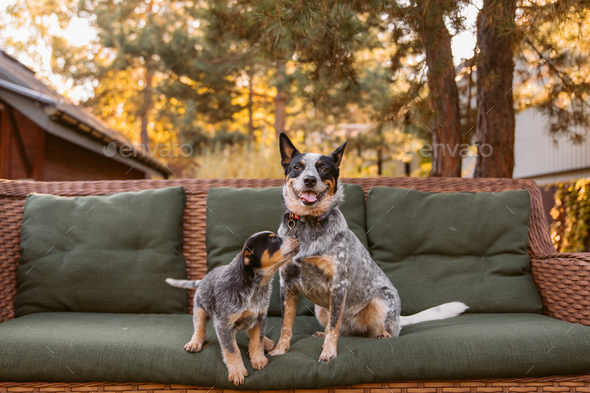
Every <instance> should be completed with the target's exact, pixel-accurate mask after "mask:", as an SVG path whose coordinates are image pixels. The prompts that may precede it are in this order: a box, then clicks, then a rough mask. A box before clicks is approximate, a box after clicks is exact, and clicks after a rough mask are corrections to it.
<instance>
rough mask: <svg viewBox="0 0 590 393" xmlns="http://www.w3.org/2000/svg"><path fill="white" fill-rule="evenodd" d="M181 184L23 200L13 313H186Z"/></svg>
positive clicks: (182, 194) (21, 314)
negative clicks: (180, 284)
mask: <svg viewBox="0 0 590 393" xmlns="http://www.w3.org/2000/svg"><path fill="white" fill-rule="evenodd" d="M184 203H185V193H184V189H183V188H182V187H170V188H164V189H159V190H145V191H139V192H123V193H120V194H112V195H111V194H109V195H101V196H85V197H73V198H66V197H60V196H55V195H41V194H30V195H29V196H27V199H26V202H25V210H24V217H23V224H22V230H21V244H20V247H21V258H20V261H19V265H18V279H17V282H18V286H17V289H18V291H17V294H16V305H15V308H16V311H15V312H16V315H17V316H23V315H27V314H31V313H36V312H46V311H78V312H105V313H119V312H120V313H185V312H186V310H187V296H186V291H183V290H181V289H177V288H173V287H171V286H169V285H168V284H166V282H165V281H164V280H165V279H166V278H167V277H173V278H179V279H182V278H186V266H185V261H184V257H183V255H182V244H183V230H182V218H183V214H184Z"/></svg>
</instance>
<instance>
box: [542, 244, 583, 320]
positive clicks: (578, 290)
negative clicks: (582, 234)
mask: <svg viewBox="0 0 590 393" xmlns="http://www.w3.org/2000/svg"><path fill="white" fill-rule="evenodd" d="M531 267H532V274H533V279H534V280H535V283H536V284H537V288H538V289H539V292H540V293H541V296H542V298H543V304H544V306H545V313H546V314H547V315H549V316H550V317H553V318H556V319H561V320H563V321H568V322H573V323H580V324H583V325H587V326H590V252H582V253H554V254H548V255H542V256H533V257H532V258H531Z"/></svg>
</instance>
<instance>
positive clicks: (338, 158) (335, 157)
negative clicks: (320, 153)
mask: <svg viewBox="0 0 590 393" xmlns="http://www.w3.org/2000/svg"><path fill="white" fill-rule="evenodd" d="M345 148H346V142H344V143H343V144H342V145H340V147H339V148H337V149H336V150H334V151H333V152H332V153H331V154H330V155H329V156H328V157H330V159H331V160H332V161H334V164H335V165H336V166H337V167H340V163H341V162H342V155H343V154H344V149H345Z"/></svg>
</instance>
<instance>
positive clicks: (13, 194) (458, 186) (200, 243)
mask: <svg viewBox="0 0 590 393" xmlns="http://www.w3.org/2000/svg"><path fill="white" fill-rule="evenodd" d="M342 181H343V182H344V183H354V184H359V185H360V186H361V187H362V188H363V190H364V191H365V192H367V191H368V190H369V189H370V188H371V187H373V186H384V187H398V188H407V189H415V190H422V191H435V192H497V191H503V190H515V189H525V190H528V191H529V193H530V195H531V207H532V210H531V225H530V228H529V239H530V249H529V254H530V256H531V264H532V274H533V278H534V281H535V283H536V285H537V289H538V290H539V292H540V293H541V295H542V298H543V304H544V307H545V313H546V314H547V315H548V316H550V317H552V318H556V319H560V320H564V321H568V322H572V323H579V324H583V325H587V326H590V278H589V277H590V253H578V254H570V253H557V252H556V251H555V249H554V248H553V246H552V244H551V241H550V238H549V230H548V225H547V222H546V219H545V216H544V213H543V210H542V204H541V196H540V191H539V189H538V187H537V186H536V184H535V183H534V182H531V181H526V180H511V179H452V178H438V179H436V178H430V179H423V178H365V179H343V180H342ZM281 184H282V180H280V179H271V180H260V179H251V180H247V179H240V180H222V179H215V180H133V181H98V182H23V181H6V180H0V223H1V225H0V248H1V250H2V252H1V253H0V275H1V277H2V280H0V290H1V291H2V292H1V294H0V299H1V300H0V322H4V321H8V320H10V319H12V318H13V317H14V314H13V310H14V299H15V294H16V277H17V264H18V258H19V242H20V227H21V224H22V216H23V207H24V202H25V198H26V196H27V195H28V194H29V193H32V192H35V193H45V194H55V195H63V196H83V195H100V194H105V193H117V192H124V191H137V190H143V189H150V188H164V187H170V186H176V185H180V186H183V187H184V188H185V190H186V195H187V205H186V209H185V213H184V228H185V231H184V255H185V258H186V262H187V274H188V277H189V278H191V279H198V278H200V277H202V276H203V275H204V274H205V273H206V269H207V267H206V264H205V262H204V261H205V259H206V250H205V241H204V238H205V220H204V217H205V215H206V200H207V193H208V190H209V189H210V188H213V187H224V186H226V187H227V186H231V187H237V188H245V187H272V186H279V185H281ZM190 310H192V305H190V307H189V311H190ZM127 390H133V391H138V390H139V391H146V392H152V391H153V392H156V391H158V392H160V391H182V392H189V391H204V392H208V391H211V390H217V389H215V388H210V387H194V386H181V385H157V384H146V383H141V382H139V383H129V384H113V383H104V382H80V383H66V384H64V383H48V382H26V383H14V382H10V381H7V382H0V391H2V392H9V391H10V392H27V391H50V392H59V391H91V392H110V391H113V392H114V391H127ZM318 390H322V391H330V392H331V393H332V392H334V393H335V392H338V391H342V390H350V391H354V392H361V391H362V392H366V393H370V391H374V392H373V393H387V392H415V393H418V392H502V391H503V392H509V391H514V392H541V391H551V392H568V391H571V392H590V375H559V376H549V377H543V378H519V379H484V380H454V381H395V382H388V383H378V384H363V385H355V386H341V387H334V388H329V389H318Z"/></svg>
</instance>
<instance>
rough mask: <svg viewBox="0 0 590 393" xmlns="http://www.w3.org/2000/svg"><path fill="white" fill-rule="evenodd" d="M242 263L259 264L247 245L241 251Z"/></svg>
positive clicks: (247, 264) (252, 265)
mask: <svg viewBox="0 0 590 393" xmlns="http://www.w3.org/2000/svg"><path fill="white" fill-rule="evenodd" d="M242 264H243V265H244V266H249V267H258V265H259V263H258V257H257V256H256V255H254V252H252V251H251V250H250V249H249V248H248V247H245V248H244V250H243V251H242Z"/></svg>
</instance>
